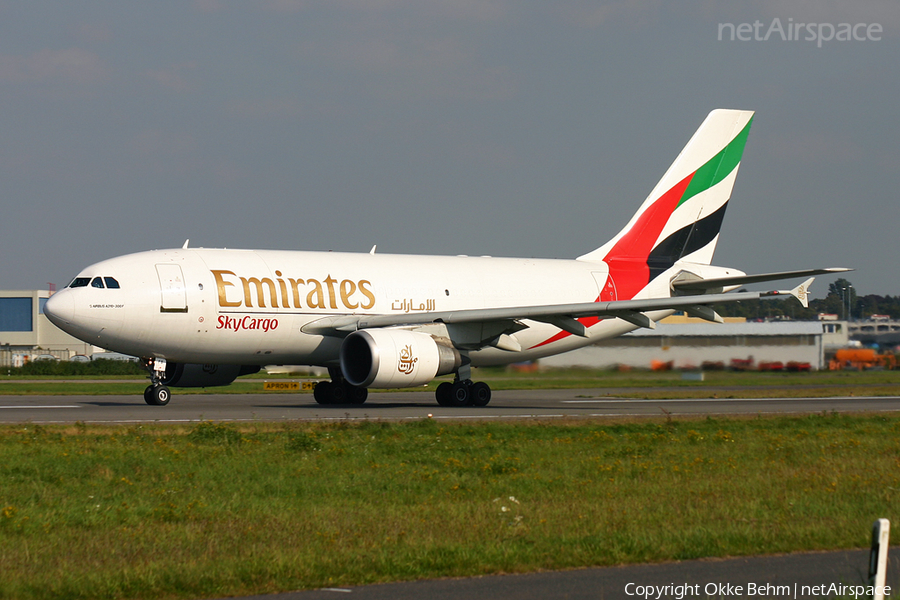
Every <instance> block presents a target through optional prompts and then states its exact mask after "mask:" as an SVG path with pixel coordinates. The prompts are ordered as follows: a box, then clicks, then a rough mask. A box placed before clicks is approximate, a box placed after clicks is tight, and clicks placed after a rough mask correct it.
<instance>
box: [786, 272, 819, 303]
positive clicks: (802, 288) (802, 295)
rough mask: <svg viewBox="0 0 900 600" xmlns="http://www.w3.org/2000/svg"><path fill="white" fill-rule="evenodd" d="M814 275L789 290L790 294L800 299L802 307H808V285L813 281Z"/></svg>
mask: <svg viewBox="0 0 900 600" xmlns="http://www.w3.org/2000/svg"><path fill="white" fill-rule="evenodd" d="M815 279H816V278H815V277H810V278H809V279H807V280H806V281H804V282H803V283H801V284H800V285H798V286H797V287H795V288H794V289H792V290H791V296H793V297H794V298H796V299H797V300H799V301H800V304H802V305H803V308H809V286H810V285H811V284H812V282H813V281H815Z"/></svg>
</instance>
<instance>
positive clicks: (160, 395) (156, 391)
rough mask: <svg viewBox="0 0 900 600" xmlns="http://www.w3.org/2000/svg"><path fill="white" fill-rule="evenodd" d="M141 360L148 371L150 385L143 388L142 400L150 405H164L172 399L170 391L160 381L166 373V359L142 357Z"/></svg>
mask: <svg viewBox="0 0 900 600" xmlns="http://www.w3.org/2000/svg"><path fill="white" fill-rule="evenodd" d="M141 362H142V363H143V365H144V368H145V369H147V371H149V372H150V385H148V386H147V389H145V390H144V402H146V403H147V404H149V405H150V406H165V405H166V404H168V403H169V400H171V399H172V392H170V391H169V388H167V387H166V386H164V385H163V384H162V382H161V378H162V376H164V375H165V373H166V359H164V358H144V359H141Z"/></svg>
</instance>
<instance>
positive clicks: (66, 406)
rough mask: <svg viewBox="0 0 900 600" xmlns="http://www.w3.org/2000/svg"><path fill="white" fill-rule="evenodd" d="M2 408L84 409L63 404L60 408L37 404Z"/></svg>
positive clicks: (74, 405)
mask: <svg viewBox="0 0 900 600" xmlns="http://www.w3.org/2000/svg"><path fill="white" fill-rule="evenodd" d="M0 408H82V407H81V406H79V405H78V404H68V405H67V404H62V405H58V406H44V405H41V404H37V405H27V404H24V405H22V406H0Z"/></svg>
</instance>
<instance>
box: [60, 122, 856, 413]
mask: <svg viewBox="0 0 900 600" xmlns="http://www.w3.org/2000/svg"><path fill="white" fill-rule="evenodd" d="M752 120H753V112H752V111H741V110H721V109H720V110H714V111H713V112H711V113H710V114H709V115H708V116H707V117H706V119H705V120H704V121H703V123H702V124H701V125H700V128H699V129H698V130H697V131H696V132H695V133H694V135H693V136H692V137H691V139H690V140H689V142H688V143H687V145H686V146H685V147H684V149H683V150H682V151H681V153H680V154H679V155H678V157H677V158H676V160H675V162H674V163H673V164H672V165H671V166H670V167H669V169H668V170H667V171H666V173H665V175H664V176H663V178H662V179H661V180H660V181H659V183H658V184H657V185H656V187H655V188H654V189H653V191H652V192H651V193H650V195H649V196H648V197H647V199H646V200H645V201H644V202H643V204H641V206H640V208H639V209H638V210H637V212H636V213H635V214H634V216H633V217H632V218H631V220H630V221H629V222H628V224H627V225H626V226H625V227H624V228H623V229H622V230H621V231H620V232H619V233H618V234H617V235H616V236H615V237H613V238H612V239H611V240H610V241H608V242H607V243H605V244H603V245H602V246H600V247H599V248H597V249H595V250H592V251H590V252H588V253H587V254H584V255H582V256H579V257H578V258H576V259H574V260H558V259H533V258H492V257H472V256H422V255H395V254H383V253H378V252H376V249H375V248H374V247H373V249H372V251H371V252H369V253H342V252H300V251H274V250H233V249H205V248H191V247H189V244H188V243H187V242H185V244H184V246H183V247H182V248H177V249H169V250H153V251H147V252H139V253H135V254H128V255H125V256H120V257H117V258H112V259H109V260H105V261H102V262H99V263H96V264H94V265H91V266H89V267H87V268H85V269H84V270H83V271H81V272H80V273H79V274H78V276H77V277H75V278H74V279H73V280H72V282H71V283H70V284H69V285H68V286H67V287H66V288H64V289H62V290H60V291H58V292H57V293H55V294H54V295H53V296H52V297H50V299H49V300H48V301H47V303H46V305H45V307H44V312H45V314H46V315H47V317H48V318H49V319H50V320H51V321H52V322H53V323H54V324H55V325H56V326H58V327H59V328H60V329H62V330H64V331H66V332H68V333H69V334H71V335H73V336H75V337H77V338H79V339H81V340H83V341H84V342H86V343H89V344H93V345H96V346H99V347H102V348H105V349H108V350H111V351H115V352H120V353H123V354H129V355H132V356H136V357H140V358H141V360H142V363H143V365H144V366H145V368H146V369H147V371H148V373H149V378H150V385H149V386H148V387H147V389H146V391H145V392H144V400H145V401H146V402H147V404H150V405H156V406H161V405H166V404H168V402H169V400H170V398H171V392H170V389H169V386H172V387H178V386H182V387H190V386H202V387H208V386H217V385H228V384H230V383H231V382H232V381H234V380H235V379H236V378H237V377H239V376H241V375H246V374H251V373H255V372H258V371H259V370H260V368H261V367H262V366H265V365H311V366H320V367H326V368H327V369H328V373H329V375H330V381H321V382H319V383H318V384H317V385H316V387H315V389H314V394H313V396H314V398H315V400H316V401H317V402H318V403H320V404H361V403H363V402H365V401H366V398H367V394H368V389H369V388H404V387H416V386H422V385H424V384H427V383H428V382H430V381H432V380H434V379H435V378H438V377H442V376H449V375H453V381H452V382H451V381H449V380H446V381H443V382H442V383H440V384H439V385H438V386H437V390H436V392H435V397H436V400H437V403H438V404H440V405H441V406H485V405H487V404H488V402H490V399H491V389H490V387H489V386H488V385H487V384H486V383H484V382H473V381H472V368H473V367H483V366H492V365H506V364H510V363H515V362H522V361H529V360H535V359H539V358H541V357H546V356H550V355H554V354H559V353H562V352H567V351H569V350H574V349H576V348H579V347H582V346H586V345H588V344H592V343H595V342H597V341H598V340H602V339H604V338H610V337H614V336H619V335H622V334H625V333H628V332H629V331H632V330H635V329H637V328H653V327H655V326H656V322H657V321H658V320H659V319H661V318H664V317H666V316H668V315H670V314H672V313H673V312H675V311H684V312H685V313H687V314H688V315H692V316H696V317H700V318H702V319H705V320H708V321H712V322H722V318H721V317H720V316H719V315H718V314H717V313H716V312H715V310H714V309H713V308H712V307H711V305H713V304H721V303H725V302H735V301H740V300H748V299H756V298H779V297H780V298H785V297H786V298H790V297H795V298H797V299H798V300H800V302H801V303H802V304H803V305H804V306H806V305H807V290H808V287H809V284H810V283H811V282H812V279H811V278H809V279H807V280H806V281H804V282H803V283H801V284H800V285H798V286H797V287H795V288H793V289H791V290H786V291H785V290H780V291H779V290H775V291H766V292H747V291H740V292H735V290H737V289H738V288H740V287H742V286H744V285H747V284H753V283H758V282H764V281H775V280H782V279H788V278H795V277H796V278H800V277H808V276H810V275H817V274H825V273H836V272H841V271H845V270H848V269H838V268H830V269H807V270H802V271H783V272H776V273H766V274H761V275H747V274H745V273H744V272H743V271H739V270H736V269H733V268H726V267H718V266H713V265H712V264H711V263H712V257H713V252H714V250H715V248H716V244H717V242H718V239H719V230H720V227H721V224H722V219H723V217H724V214H725V209H726V207H727V205H728V201H729V199H730V197H731V191H732V188H733V186H734V182H735V177H736V176H737V172H738V167H739V166H740V161H741V155H742V153H743V150H744V145H745V143H746V141H747V136H748V133H749V131H750V125H751V123H752Z"/></svg>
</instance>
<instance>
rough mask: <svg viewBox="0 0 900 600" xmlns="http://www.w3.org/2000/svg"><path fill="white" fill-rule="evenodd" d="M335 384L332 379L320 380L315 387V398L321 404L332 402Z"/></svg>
mask: <svg viewBox="0 0 900 600" xmlns="http://www.w3.org/2000/svg"><path fill="white" fill-rule="evenodd" d="M333 385H334V384H333V383H331V382H330V381H320V382H319V383H317V384H316V387H315V388H314V389H313V398H315V399H316V402H318V403H319V404H331V388H332V386H333Z"/></svg>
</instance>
